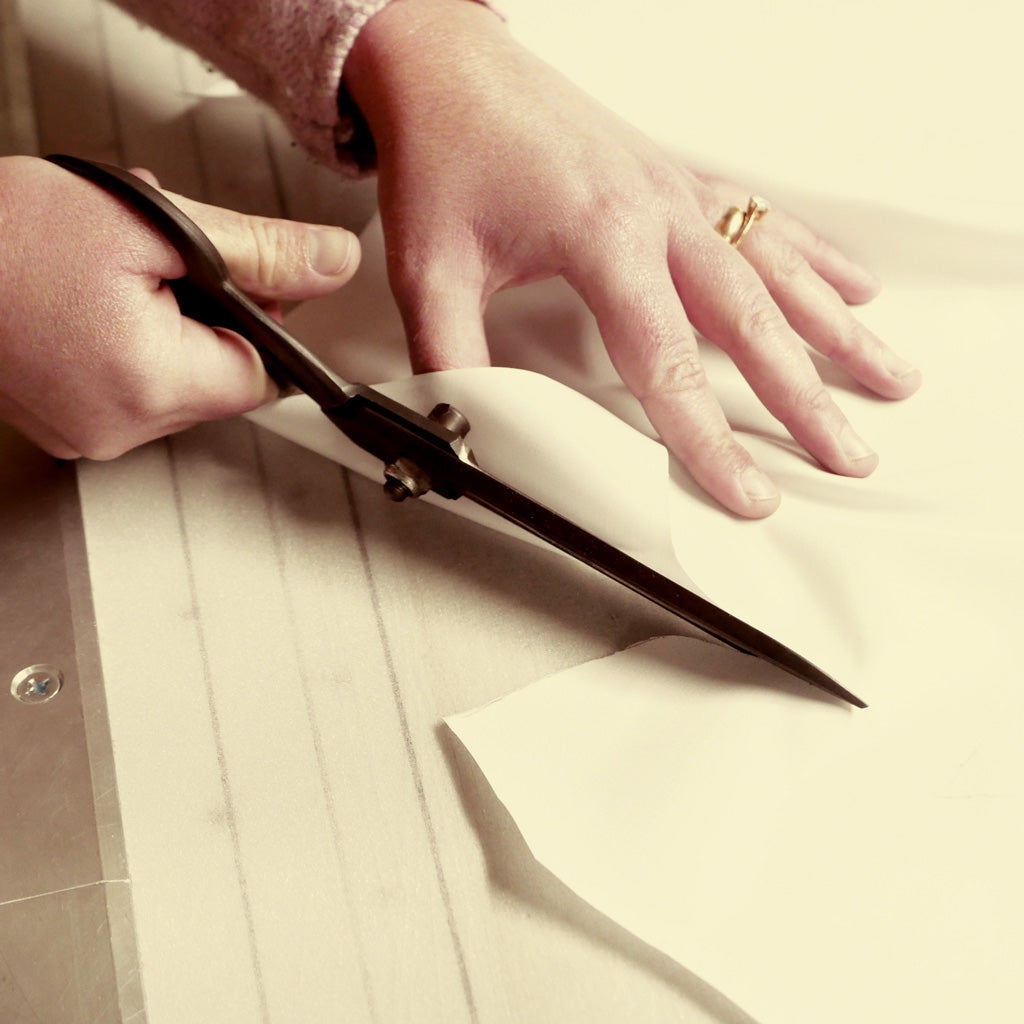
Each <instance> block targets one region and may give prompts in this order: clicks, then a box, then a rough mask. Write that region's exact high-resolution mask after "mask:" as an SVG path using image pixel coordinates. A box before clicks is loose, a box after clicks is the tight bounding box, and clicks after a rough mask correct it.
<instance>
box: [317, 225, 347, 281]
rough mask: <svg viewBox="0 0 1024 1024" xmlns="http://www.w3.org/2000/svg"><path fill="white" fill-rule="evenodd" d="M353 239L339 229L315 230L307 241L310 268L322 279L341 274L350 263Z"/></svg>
mask: <svg viewBox="0 0 1024 1024" xmlns="http://www.w3.org/2000/svg"><path fill="white" fill-rule="evenodd" d="M354 244H355V237H354V236H353V235H352V234H350V233H349V232H348V231H344V230H342V229H341V228H317V229H315V230H314V231H313V232H312V237H311V238H310V241H309V263H310V266H311V267H312V268H313V269H314V270H315V271H316V272H317V273H318V274H322V275H323V276H324V277H334V276H335V275H336V274H340V273H342V271H344V270H346V269H347V268H348V266H349V263H350V262H351V261H352V249H353V246H354Z"/></svg>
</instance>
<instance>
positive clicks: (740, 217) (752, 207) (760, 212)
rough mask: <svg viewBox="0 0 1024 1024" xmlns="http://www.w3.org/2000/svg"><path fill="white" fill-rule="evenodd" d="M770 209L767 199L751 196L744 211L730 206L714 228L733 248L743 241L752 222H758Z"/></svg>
mask: <svg viewBox="0 0 1024 1024" xmlns="http://www.w3.org/2000/svg"><path fill="white" fill-rule="evenodd" d="M771 208H772V206H771V203H769V202H768V200H767V199H762V198H761V197H760V196H751V197H750V200H749V201H748V203H747V208H746V209H745V210H741V209H740V208H739V207H738V206H730V207H729V209H728V210H726V211H725V213H724V214H723V216H722V219H721V220H720V221H719V222H718V224H717V225H716V226H715V230H716V231H717V232H718V233H719V234H720V235H721V236H722V237H723V238H724V239H725V240H726V241H727V242H728V243H729V244H730V245H731V246H733V248H735V247H736V246H737V245H739V244H740V242H742V241H743V237H744V235H746V233H747V232H748V231H749V230H750V229H751V227H752V226H753V224H754V222H755V221H759V220H760V219H761V218H762V217H763V216H764V215H765V214H766V213H767V212H768V211H769V210H770V209H771Z"/></svg>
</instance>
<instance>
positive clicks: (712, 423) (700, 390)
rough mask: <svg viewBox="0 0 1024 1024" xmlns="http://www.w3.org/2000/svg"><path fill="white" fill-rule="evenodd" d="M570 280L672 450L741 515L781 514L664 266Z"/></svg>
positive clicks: (618, 268) (618, 266)
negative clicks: (730, 418)
mask: <svg viewBox="0 0 1024 1024" xmlns="http://www.w3.org/2000/svg"><path fill="white" fill-rule="evenodd" d="M611 264H612V265H611V266H610V267H608V268H607V269H605V267H604V266H597V267H593V268H591V269H589V271H587V270H585V272H584V273H583V274H581V275H580V276H579V277H574V279H572V280H571V281H570V283H571V284H572V285H573V287H575V288H576V290H577V291H578V292H579V293H580V294H581V296H582V297H583V299H584V301H585V302H586V303H587V305H588V306H589V307H590V309H591V310H592V312H593V313H594V315H595V317H596V318H597V322H598V326H599V328H600V331H601V335H602V337H603V339H604V341H605V345H606V346H607V349H608V353H609V356H610V357H611V360H612V363H613V364H614V366H615V368H616V370H617V371H618V373H619V375H620V376H621V378H622V380H623V382H624V383H625V384H626V386H627V387H628V388H629V389H630V390H631V391H632V392H633V394H634V395H636V397H637V398H638V399H639V400H640V402H641V404H642V405H643V408H644V411H645V412H646V414H647V416H648V418H649V419H650V421H651V424H652V426H653V427H654V429H655V430H656V431H657V432H658V435H659V436H660V437H661V439H662V440H663V441H664V443H665V445H666V446H667V447H668V448H669V450H670V451H672V452H673V453H674V454H675V455H676V456H677V457H678V458H679V459H680V460H681V461H682V462H683V464H684V465H685V466H686V468H687V469H688V470H689V472H690V473H691V474H692V476H693V477H694V479H695V480H696V481H697V483H699V484H700V486H701V487H703V488H704V490H705V491H707V492H708V493H709V494H710V495H711V496H712V497H714V498H715V499H717V500H718V501H719V502H721V504H722V505H724V506H725V507H726V508H728V509H730V510H731V511H733V512H735V513H737V514H738V515H742V516H747V517H750V518H760V517H762V516H766V515H769V514H770V513H772V512H774V511H775V509H776V508H777V507H778V504H779V492H778V489H777V488H776V487H775V485H774V484H773V483H772V482H771V481H770V480H769V479H768V477H767V476H766V475H765V474H764V473H763V472H762V471H761V470H760V469H759V468H758V467H757V466H756V465H755V463H754V461H753V459H752V458H751V457H750V454H749V453H748V452H747V451H746V450H745V449H744V448H743V447H742V446H741V445H740V444H739V442H737V440H736V438H735V437H734V436H733V433H732V430H731V429H730V427H729V424H728V422H727V421H726V418H725V414H724V413H723V412H722V408H721V406H720V405H719V403H718V401H717V399H716V398H715V396H714V394H713V393H712V391H711V389H710V387H709V385H708V381H707V378H706V376H705V373H704V369H703V367H702V365H701V361H700V355H699V352H698V349H697V341H696V338H695V337H694V334H693V331H692V329H691V328H690V325H689V323H688V322H687V319H686V316H685V314H684V312H683V309H682V307H681V306H680V303H679V297H678V295H677V293H676V289H675V286H674V284H673V282H672V279H671V277H670V276H669V274H668V271H667V269H666V268H665V267H664V265H663V264H661V265H657V266H649V267H647V268H642V267H641V264H640V262H639V261H635V262H633V263H632V270H631V271H630V272H628V273H623V271H622V267H623V266H629V265H630V261H629V260H628V259H626V260H621V259H618V258H617V259H616V260H615V261H611Z"/></svg>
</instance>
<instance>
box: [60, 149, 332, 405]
mask: <svg viewBox="0 0 1024 1024" xmlns="http://www.w3.org/2000/svg"><path fill="white" fill-rule="evenodd" d="M46 159H47V160H49V161H50V162H51V163H54V164H57V165H58V166H60V167H63V168H64V169H65V170H68V171H72V172H73V173H75V174H78V175H81V176H82V177H84V178H88V179H89V180H90V181H92V182H94V183H95V184H97V185H100V186H102V187H103V188H105V189H106V190H107V191H108V192H111V193H113V194H114V195H116V196H118V197H119V198H121V199H124V200H125V201H127V202H128V203H130V204H131V205H132V206H133V207H134V208H135V209H136V210H138V211H139V212H140V213H141V214H143V216H145V217H146V218H147V219H148V220H149V221H150V223H151V224H152V225H153V226H154V227H155V228H156V229H157V230H158V231H159V232H160V233H161V234H162V235H163V236H164V237H165V238H166V239H167V240H168V241H169V242H170V243H171V245H173V246H174V248H175V249H176V250H177V252H178V254H179V255H180V256H181V258H182V261H183V262H184V264H185V277H182V278H178V279H177V280H174V281H171V282H169V283H170V286H171V289H172V290H173V292H174V296H175V298H176V299H177V300H178V306H179V308H180V309H181V312H182V314H183V315H184V316H187V317H190V318H191V319H193V320H197V321H199V322H200V323H204V324H207V325H209V326H210V327H226V328H228V329H229V330H232V331H236V332H237V333H239V334H241V335H242V337H243V338H245V339H246V340H247V341H248V342H250V344H252V346H253V347H254V348H255V349H256V351H257V352H258V353H259V354H260V358H261V359H262V360H263V365H264V366H265V367H266V370H267V373H268V374H269V375H270V376H271V377H272V378H273V380H274V382H275V383H276V384H277V385H278V387H280V388H281V389H282V390H283V391H294V390H295V389H296V388H297V389H298V390H300V391H304V392H305V393H306V394H308V395H309V396H310V397H312V398H313V399H314V400H315V401H316V402H317V403H318V404H319V405H320V406H321V408H325V409H326V408H334V407H336V406H338V405H339V404H342V403H344V401H345V400H346V399H347V398H348V396H349V391H348V390H347V389H348V388H349V387H350V385H349V384H348V382H347V381H344V380H342V379H341V378H340V377H339V376H338V375H337V374H335V373H334V372H333V371H332V370H330V369H329V368H328V367H327V366H325V365H324V364H323V363H322V362H321V361H320V360H319V359H317V357H316V356H314V355H313V353H311V352H310V351H308V350H307V349H306V348H305V347H304V346H303V345H302V344H301V343H300V342H299V341H297V340H296V339H295V338H293V337H292V336H291V335H290V334H289V333H288V332H287V331H286V330H285V329H284V328H283V327H282V326H281V325H280V324H279V323H278V322H277V321H276V320H275V319H274V318H273V317H271V316H268V315H267V314H266V313H265V312H264V311H263V310H262V309H260V307H259V306H257V305H256V303H255V302H253V301H252V299H250V298H249V297H248V296H247V295H246V294H245V293H244V292H242V291H241V290H240V289H239V288H238V287H237V286H236V285H235V283H234V282H233V281H232V280H231V277H230V275H229V274H228V269H227V266H226V265H225V263H224V260H223V258H222V257H221V254H220V253H219V252H218V251H217V247H216V246H215V245H214V244H213V242H211V241H210V239H209V238H207V236H206V235H205V234H204V232H203V231H202V230H201V229H200V227H199V226H198V225H197V224H196V223H195V221H193V220H192V219H191V218H190V217H188V216H187V215H186V214H185V213H183V212H182V211H181V210H180V209H179V208H178V207H177V206H175V205H174V203H172V202H171V201H170V200H169V199H168V198H167V197H166V196H165V195H164V194H163V193H162V192H160V191H159V190H158V189H155V188H153V186H152V185H150V184H149V183H148V182H146V181H143V180H142V179H141V178H139V177H138V176H137V175H134V174H132V173H131V172H130V171H126V170H124V169H123V168H121V167H115V166H114V165H112V164H104V163H97V162H94V161H92V160H83V159H81V158H80V157H74V156H65V155H62V154H57V155H53V156H48V157H47V158H46Z"/></svg>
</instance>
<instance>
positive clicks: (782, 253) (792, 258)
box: [771, 244, 808, 285]
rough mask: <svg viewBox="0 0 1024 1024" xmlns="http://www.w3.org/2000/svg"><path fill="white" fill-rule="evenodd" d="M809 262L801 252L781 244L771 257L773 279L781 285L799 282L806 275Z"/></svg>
mask: <svg viewBox="0 0 1024 1024" xmlns="http://www.w3.org/2000/svg"><path fill="white" fill-rule="evenodd" d="M807 269H808V264H807V260H805V259H804V257H803V256H802V255H801V253H800V252H799V250H797V249H795V248H794V247H793V246H791V245H786V244H781V245H778V246H776V247H775V251H774V252H773V253H772V256H771V272H772V277H773V279H774V280H775V281H776V282H777V283H778V284H781V285H788V284H791V283H792V282H794V281H798V280H799V279H800V278H801V277H803V276H804V274H806V272H807Z"/></svg>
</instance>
